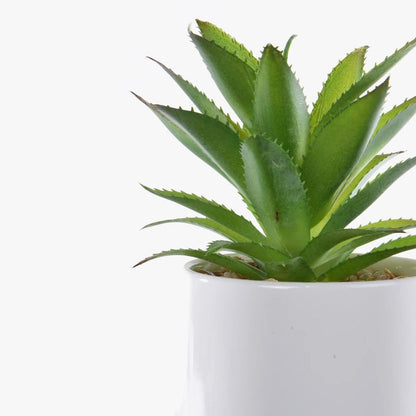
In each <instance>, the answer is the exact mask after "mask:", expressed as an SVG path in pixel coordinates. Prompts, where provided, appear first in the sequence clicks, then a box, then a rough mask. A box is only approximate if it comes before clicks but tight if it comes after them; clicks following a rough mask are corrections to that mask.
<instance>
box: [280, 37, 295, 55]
mask: <svg viewBox="0 0 416 416" xmlns="http://www.w3.org/2000/svg"><path fill="white" fill-rule="evenodd" d="M296 36H297V35H292V36H291V37H290V38H289V39H288V40H287V42H286V45H285V49H284V50H283V57H284V58H285V59H286V61H287V59H288V57H289V50H290V47H291V46H292V42H293V40H294V39H295V38H296Z"/></svg>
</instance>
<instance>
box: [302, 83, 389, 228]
mask: <svg viewBox="0 0 416 416" xmlns="http://www.w3.org/2000/svg"><path fill="white" fill-rule="evenodd" d="M387 89H388V82H387V81H386V82H384V83H383V84H382V85H380V86H379V87H377V88H376V89H375V90H374V91H372V92H370V93H368V94H367V95H365V96H364V97H362V98H360V99H359V100H357V101H356V102H354V103H353V104H351V105H350V106H349V107H348V108H346V109H345V110H344V111H343V112H342V113H340V114H339V115H338V116H337V117H335V118H334V119H333V120H332V121H331V122H330V123H328V124H327V125H326V126H325V127H324V128H322V129H321V130H320V131H319V132H317V133H316V134H317V135H316V137H315V138H314V140H313V142H312V145H311V147H310V149H309V151H308V153H307V155H306V157H305V161H304V165H303V179H304V181H305V184H306V189H307V192H308V197H309V202H310V207H311V216H312V223H313V224H316V223H318V222H319V221H320V220H321V219H322V218H323V217H324V216H325V214H326V212H327V210H328V208H329V204H330V201H331V199H332V197H333V195H334V193H335V192H336V191H337V189H338V187H339V186H340V185H341V184H342V182H343V181H344V179H345V178H346V177H347V176H348V174H349V173H350V172H351V170H352V168H353V167H354V164H355V163H356V162H357V160H358V159H359V157H360V156H361V154H362V152H363V150H364V148H365V146H366V145H367V142H368V139H369V138H370V135H371V133H372V131H373V128H374V125H375V123H376V121H377V119H378V116H379V114H380V110H381V107H382V105H383V102H384V99H385V97H386V93H387Z"/></svg>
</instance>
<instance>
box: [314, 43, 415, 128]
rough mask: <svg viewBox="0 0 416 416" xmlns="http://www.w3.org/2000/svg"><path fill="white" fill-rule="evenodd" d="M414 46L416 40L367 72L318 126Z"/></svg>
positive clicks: (373, 82) (365, 89) (361, 92)
mask: <svg viewBox="0 0 416 416" xmlns="http://www.w3.org/2000/svg"><path fill="white" fill-rule="evenodd" d="M415 46H416V38H415V39H413V40H412V41H410V42H407V43H406V44H405V45H404V46H403V47H402V48H401V49H398V50H396V51H395V52H394V53H393V54H392V55H390V56H388V57H387V58H386V59H385V60H384V61H383V62H382V63H380V64H378V65H375V66H374V68H372V69H371V70H370V71H368V72H367V73H366V74H365V75H364V76H363V77H362V78H361V79H360V80H359V81H358V82H356V83H355V84H354V85H352V87H351V88H350V89H349V90H348V91H346V92H345V93H344V94H343V95H342V96H341V97H340V98H339V100H337V101H336V102H335V103H334V105H333V106H332V107H331V109H330V110H329V111H328V112H327V113H326V115H325V116H324V117H323V118H322V119H321V122H320V123H319V124H320V125H325V124H326V123H327V122H328V120H330V119H331V118H332V117H334V116H335V115H337V114H338V113H339V112H340V111H342V110H343V109H344V108H345V107H347V106H348V105H349V104H351V103H352V102H353V101H355V100H356V99H357V98H358V97H359V96H360V95H361V94H363V93H364V92H366V91H367V90H368V89H369V88H370V87H371V86H372V85H374V84H375V83H376V82H377V81H378V80H379V79H381V78H382V77H383V76H384V75H385V74H386V73H387V72H388V71H390V69H391V68H392V67H393V66H394V65H396V63H397V62H399V61H400V60H401V59H402V58H403V57H404V56H406V55H407V54H408V53H409V52H410V51H411V50H412V49H413V48H414V47H415Z"/></svg>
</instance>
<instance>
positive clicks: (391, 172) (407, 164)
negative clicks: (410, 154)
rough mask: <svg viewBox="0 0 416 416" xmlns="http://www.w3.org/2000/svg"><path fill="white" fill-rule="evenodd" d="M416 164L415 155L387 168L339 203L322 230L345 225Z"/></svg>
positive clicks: (325, 230)
mask: <svg viewBox="0 0 416 416" xmlns="http://www.w3.org/2000/svg"><path fill="white" fill-rule="evenodd" d="M415 165H416V157H414V158H411V159H407V160H405V161H404V162H401V163H398V164H397V165H395V166H393V167H391V168H389V169H388V170H386V171H385V172H383V173H381V174H380V175H378V176H377V177H376V178H375V179H374V180H372V181H371V182H369V183H368V184H367V185H366V186H365V187H364V188H362V189H361V190H359V191H358V192H357V193H356V194H355V195H354V196H353V197H351V198H349V199H348V200H347V201H345V202H344V204H343V205H341V206H340V207H339V208H338V210H337V211H335V213H334V214H333V215H332V217H331V218H330V220H329V221H328V223H327V224H326V225H325V227H324V228H323V232H327V231H330V230H335V229H340V228H344V227H346V226H347V225H348V224H349V223H350V222H351V221H353V220H354V219H355V218H357V217H358V216H359V215H360V214H361V213H362V212H363V211H364V210H366V209H367V208H368V207H369V206H370V205H371V204H372V203H373V202H374V201H375V200H376V199H377V198H378V197H379V196H380V195H381V194H382V193H383V192H384V191H385V190H386V189H387V188H388V187H389V186H390V185H391V184H392V183H393V182H394V181H396V180H397V179H398V178H399V177H400V176H402V175H403V174H404V173H406V172H407V171H408V170H409V169H411V168H412V167H413V166H415Z"/></svg>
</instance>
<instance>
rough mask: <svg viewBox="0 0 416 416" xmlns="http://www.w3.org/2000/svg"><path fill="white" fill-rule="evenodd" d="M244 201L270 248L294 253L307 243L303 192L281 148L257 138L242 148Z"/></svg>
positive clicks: (304, 194) (259, 137)
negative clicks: (256, 217) (252, 211)
mask: <svg viewBox="0 0 416 416" xmlns="http://www.w3.org/2000/svg"><path fill="white" fill-rule="evenodd" d="M241 153H242V158H243V163H244V171H245V179H246V187H247V195H248V199H249V200H250V202H251V203H252V206H253V208H254V210H255V212H256V213H257V215H258V217H259V219H260V221H261V224H262V225H263V227H264V231H265V233H266V234H267V236H268V237H269V238H270V240H271V241H272V243H270V245H271V246H273V247H274V248H277V249H279V250H280V251H283V252H285V253H290V254H292V255H293V254H297V253H299V251H300V250H301V249H302V248H303V247H304V246H305V245H306V244H307V242H308V241H309V224H310V223H309V209H308V203H307V199H306V193H305V190H304V187H303V184H302V182H301V179H300V177H299V174H298V172H297V169H296V166H295V165H294V164H293V162H292V160H291V159H290V157H289V155H288V154H287V153H286V152H285V151H284V150H283V148H282V147H281V146H279V145H278V144H277V143H274V142H272V141H270V140H267V139H264V138H262V137H261V136H256V137H250V138H249V139H247V140H246V141H245V142H244V143H243V146H242V150H241Z"/></svg>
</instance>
